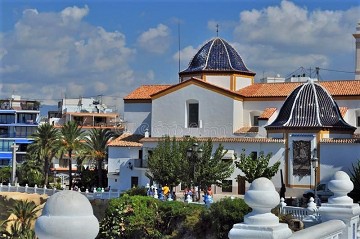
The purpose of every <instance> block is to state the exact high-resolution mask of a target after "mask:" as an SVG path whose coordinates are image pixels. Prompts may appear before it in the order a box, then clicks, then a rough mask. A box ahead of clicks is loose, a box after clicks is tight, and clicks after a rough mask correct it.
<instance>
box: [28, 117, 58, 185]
mask: <svg viewBox="0 0 360 239" xmlns="http://www.w3.org/2000/svg"><path fill="white" fill-rule="evenodd" d="M32 138H33V140H34V142H33V143H32V144H30V145H29V147H28V152H29V154H32V155H36V156H37V159H39V160H40V161H42V162H43V167H44V169H43V172H44V176H45V177H44V185H47V184H48V181H49V172H50V162H51V159H52V158H53V157H54V156H55V154H56V153H57V151H58V148H59V146H60V144H59V132H58V130H57V129H56V128H55V127H54V126H53V125H51V124H49V123H46V124H42V125H40V126H39V127H38V128H37V130H36V132H35V133H34V134H33V135H32Z"/></svg>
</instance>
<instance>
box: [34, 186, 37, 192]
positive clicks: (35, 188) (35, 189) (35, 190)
mask: <svg viewBox="0 0 360 239" xmlns="http://www.w3.org/2000/svg"><path fill="white" fill-rule="evenodd" d="M34 193H37V184H35V186H34Z"/></svg>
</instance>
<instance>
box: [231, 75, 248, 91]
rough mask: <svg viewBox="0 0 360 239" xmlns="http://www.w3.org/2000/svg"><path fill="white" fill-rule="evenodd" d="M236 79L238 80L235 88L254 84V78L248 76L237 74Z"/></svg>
mask: <svg viewBox="0 0 360 239" xmlns="http://www.w3.org/2000/svg"><path fill="white" fill-rule="evenodd" d="M235 81H236V89H235V90H240V89H242V88H244V87H246V86H249V85H251V84H252V79H251V78H248V77H241V76H237V77H236V79H235Z"/></svg>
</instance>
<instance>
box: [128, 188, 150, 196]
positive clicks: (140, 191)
mask: <svg viewBox="0 0 360 239" xmlns="http://www.w3.org/2000/svg"><path fill="white" fill-rule="evenodd" d="M124 194H127V195H129V196H136V195H138V196H146V195H147V194H146V188H145V187H133V188H131V189H129V190H127V191H125V192H124Z"/></svg>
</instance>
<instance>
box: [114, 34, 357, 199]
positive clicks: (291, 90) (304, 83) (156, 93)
mask: <svg viewBox="0 0 360 239" xmlns="http://www.w3.org/2000/svg"><path fill="white" fill-rule="evenodd" d="M357 47H358V44H357ZM359 58H360V55H358V59H357V62H359ZM179 76H180V82H179V83H177V84H173V85H143V86H139V87H138V88H137V89H135V90H134V91H133V92H131V93H130V94H129V95H127V96H126V97H125V98H124V121H125V134H124V135H122V136H121V137H119V138H118V139H117V140H114V141H113V142H112V143H111V144H110V148H109V169H108V179H109V185H110V186H111V188H118V189H120V190H126V189H128V188H130V187H132V186H134V185H139V186H144V185H145V184H146V183H149V182H150V179H149V178H148V177H147V174H146V173H145V172H146V167H147V160H148V158H149V155H151V152H152V150H153V148H154V147H156V145H157V143H158V142H159V140H160V139H161V137H162V136H164V135H169V136H171V137H173V136H174V137H178V138H181V137H184V136H195V137H197V138H198V140H199V141H200V142H203V141H205V140H207V139H208V138H209V137H210V138H211V139H212V141H213V143H214V148H216V147H217V146H218V145H219V144H222V145H223V146H224V147H225V149H227V150H228V154H227V155H226V157H227V158H228V159H233V158H234V154H235V153H236V154H238V155H239V154H240V153H241V151H242V149H245V150H246V154H250V153H253V154H255V155H259V154H260V152H264V153H265V154H267V153H272V158H271V161H270V164H273V163H275V162H276V161H280V162H281V165H280V169H281V170H282V171H283V173H284V181H285V185H286V187H287V188H288V190H287V192H289V193H292V194H293V195H298V194H300V190H303V189H305V188H309V187H313V186H314V182H315V181H316V182H317V183H318V182H326V181H328V180H329V178H330V177H331V176H332V175H333V174H334V173H335V172H336V171H338V170H344V171H347V172H348V171H349V169H350V168H351V165H352V163H354V162H357V160H359V158H360V147H359V143H360V140H359V138H358V132H360V131H359V130H360V128H359V127H360V81H359V80H342V81H322V82H316V79H310V78H309V77H306V76H303V75H299V76H293V77H291V79H290V80H289V81H282V79H280V80H277V79H275V78H274V79H269V80H266V81H264V82H263V83H255V82H254V76H255V73H254V72H252V71H251V70H249V68H248V67H247V66H246V65H245V63H244V61H243V59H242V58H241V57H240V55H239V54H238V53H237V52H236V50H235V49H234V48H233V47H232V46H231V45H230V44H229V43H227V42H226V41H225V40H224V39H221V38H214V39H212V40H210V41H209V42H207V43H205V44H204V45H203V46H202V47H201V48H200V50H199V51H198V52H197V53H196V54H195V56H194V57H193V59H192V60H191V61H190V63H189V67H188V68H187V69H185V70H184V71H182V72H180V73H179ZM271 81H272V82H271ZM279 81H280V82H279ZM270 82H271V83H270ZM314 159H319V167H318V168H317V170H316V173H315V170H314V169H313V168H312V166H311V161H312V160H314ZM238 175H243V173H242V172H241V171H240V170H238V169H237V170H236V171H235V172H234V173H233V175H231V177H229V178H228V179H227V180H224V182H223V183H224V185H225V187H223V188H219V187H215V186H214V190H213V191H214V192H215V193H233V194H238V193H241V194H242V193H243V192H244V191H245V189H246V188H247V187H248V186H249V185H248V184H247V183H245V182H244V180H242V179H241V178H237V176H238ZM272 181H273V183H274V185H275V186H276V187H277V188H278V189H279V188H280V187H281V182H280V174H279V173H278V174H277V175H275V177H274V178H273V179H272Z"/></svg>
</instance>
